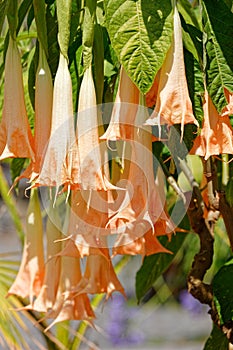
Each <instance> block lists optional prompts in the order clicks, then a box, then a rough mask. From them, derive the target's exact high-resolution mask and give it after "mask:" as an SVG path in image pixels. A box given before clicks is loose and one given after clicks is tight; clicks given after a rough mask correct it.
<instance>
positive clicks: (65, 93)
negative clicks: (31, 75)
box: [35, 54, 79, 190]
mask: <svg viewBox="0 0 233 350" xmlns="http://www.w3.org/2000/svg"><path fill="white" fill-rule="evenodd" d="M78 183H79V159H78V148H77V142H76V137H75V131H74V116H73V101H72V82H71V77H70V72H69V69H68V63H67V59H66V58H65V57H64V56H63V55H62V54H60V58H59V65H58V70H57V73H56V76H55V81H54V92H53V108H52V123H51V133H50V138H49V142H48V146H47V150H46V154H45V157H44V161H43V166H42V169H41V172H40V174H39V177H38V179H36V182H35V185H36V186H56V188H57V190H58V188H59V186H61V185H64V184H65V185H66V186H68V187H72V186H77V184H78Z"/></svg>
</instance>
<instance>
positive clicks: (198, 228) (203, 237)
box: [187, 187, 214, 306]
mask: <svg viewBox="0 0 233 350" xmlns="http://www.w3.org/2000/svg"><path fill="white" fill-rule="evenodd" d="M187 214H188V217H189V221H190V225H191V227H192V229H193V231H194V232H196V233H197V234H198V236H199V239H200V251H199V253H197V254H196V255H195V257H194V261H193V264H192V268H191V271H190V273H189V275H188V290H189V292H190V293H191V294H192V295H193V296H194V297H195V298H196V299H198V300H199V301H200V302H201V303H204V304H208V305H210V306H211V304H212V299H213V295H212V288H211V286H209V285H207V284H205V283H203V278H204V276H205V274H206V271H207V270H208V269H209V268H210V266H211V264H212V259H213V243H214V239H213V235H212V232H211V226H210V224H209V220H208V221H206V220H205V219H204V218H203V204H202V197H201V193H200V190H199V188H198V187H194V188H193V193H192V198H191V201H190V203H189V207H188V209H187Z"/></svg>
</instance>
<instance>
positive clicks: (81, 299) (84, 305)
mask: <svg viewBox="0 0 233 350" xmlns="http://www.w3.org/2000/svg"><path fill="white" fill-rule="evenodd" d="M61 259H62V260H61V261H62V265H61V275H60V284H59V291H58V297H57V302H56V304H55V305H54V307H53V309H51V310H50V311H49V312H48V313H47V314H46V317H48V318H54V321H53V322H52V323H51V324H50V325H49V327H48V328H47V329H46V330H48V329H49V328H51V327H52V326H53V325H54V324H56V323H58V322H62V321H65V320H87V321H89V322H91V320H92V319H93V318H95V314H94V312H93V310H92V308H91V305H90V301H89V299H88V296H87V294H85V293H82V294H80V295H75V294H74V293H73V289H74V288H75V286H76V285H77V284H78V283H79V282H80V280H81V276H82V275H81V270H80V261H79V258H73V257H67V256H62V258H61Z"/></svg>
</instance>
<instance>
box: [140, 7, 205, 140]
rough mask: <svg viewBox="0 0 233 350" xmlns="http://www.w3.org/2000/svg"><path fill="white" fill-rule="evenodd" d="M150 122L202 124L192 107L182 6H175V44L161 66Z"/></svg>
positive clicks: (148, 122) (172, 44)
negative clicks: (187, 74)
mask: <svg viewBox="0 0 233 350" xmlns="http://www.w3.org/2000/svg"><path fill="white" fill-rule="evenodd" d="M146 123H147V124H149V125H157V124H158V125H160V124H168V125H173V124H181V137H183V133H184V124H189V123H194V124H196V125H198V123H197V121H196V119H195V117H194V115H193V110H192V103H191V100H190V97H189V92H188V85H187V80H186V75H185V64H184V53H183V41H182V27H181V22H180V17H179V13H178V10H177V8H176V6H175V8H174V30H173V37H172V43H171V46H170V48H169V50H168V52H167V55H166V58H165V61H164V63H163V65H162V67H161V69H160V77H159V85H158V94H157V99H156V105H155V109H154V111H153V113H152V114H151V116H150V117H149V118H148V119H147V121H146Z"/></svg>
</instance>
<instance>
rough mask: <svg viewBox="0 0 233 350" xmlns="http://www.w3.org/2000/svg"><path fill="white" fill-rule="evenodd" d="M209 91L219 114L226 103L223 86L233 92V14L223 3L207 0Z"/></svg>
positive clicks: (204, 7) (206, 43)
mask: <svg viewBox="0 0 233 350" xmlns="http://www.w3.org/2000/svg"><path fill="white" fill-rule="evenodd" d="M202 8H203V25H204V32H205V37H206V40H205V49H206V82H207V90H208V92H209V94H210V96H211V98H212V100H213V102H214V104H215V106H216V108H217V110H218V111H219V112H221V110H222V109H223V107H224V106H225V105H226V104H227V101H226V98H225V95H224V87H225V88H226V89H228V90H229V91H230V92H233V41H232V37H233V13H232V12H231V11H230V9H229V8H228V7H227V6H226V4H225V3H224V2H223V1H218V0H204V1H202Z"/></svg>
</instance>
